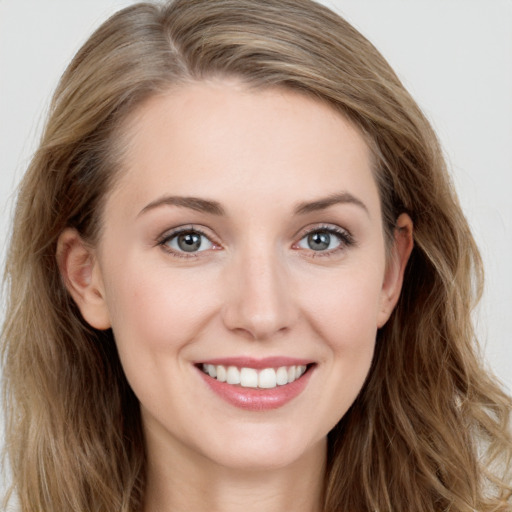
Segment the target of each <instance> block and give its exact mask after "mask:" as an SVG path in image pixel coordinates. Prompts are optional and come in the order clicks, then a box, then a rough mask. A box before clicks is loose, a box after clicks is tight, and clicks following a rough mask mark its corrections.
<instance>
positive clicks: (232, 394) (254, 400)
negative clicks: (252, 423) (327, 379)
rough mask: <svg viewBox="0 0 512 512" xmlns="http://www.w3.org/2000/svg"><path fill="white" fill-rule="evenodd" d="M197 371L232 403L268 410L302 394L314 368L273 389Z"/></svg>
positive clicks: (253, 409) (252, 409)
mask: <svg viewBox="0 0 512 512" xmlns="http://www.w3.org/2000/svg"><path fill="white" fill-rule="evenodd" d="M197 371H198V372H199V373H200V374H201V377H202V378H203V380H204V381H205V382H206V384H208V386H209V387H210V389H211V390H212V391H213V392H215V393H216V394H217V395H219V396H220V397H221V398H222V399H224V400H225V401H226V402H228V403H230V404H231V405H234V406H235V407H238V408H240V409H245V410H248V411H268V410H271V409H278V408H279V407H282V406H283V405H286V404H287V403H288V402H290V401H291V400H293V399H294V398H296V397H297V396H298V395H300V394H301V393H302V391H304V388H305V387H306V386H307V384H308V382H309V379H310V377H311V373H312V371H313V368H308V371H307V372H306V373H305V374H304V375H302V376H301V377H300V378H298V379H297V380H295V381H293V382H292V383H291V384H285V385H284V386H277V387H275V388H271V389H261V388H244V387H242V386H240V385H232V384H227V383H226V382H220V381H218V380H217V379H214V378H213V377H210V376H209V375H206V373H204V372H203V371H201V370H200V369H199V368H198V369H197Z"/></svg>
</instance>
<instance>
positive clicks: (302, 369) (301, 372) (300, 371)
mask: <svg viewBox="0 0 512 512" xmlns="http://www.w3.org/2000/svg"><path fill="white" fill-rule="evenodd" d="M297 370H298V372H297V378H299V377H302V376H303V375H304V374H305V373H306V367H305V366H304V365H301V366H297Z"/></svg>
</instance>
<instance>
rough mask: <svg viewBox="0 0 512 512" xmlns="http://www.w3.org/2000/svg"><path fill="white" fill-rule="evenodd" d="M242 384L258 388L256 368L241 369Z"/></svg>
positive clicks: (245, 386) (246, 386)
mask: <svg viewBox="0 0 512 512" xmlns="http://www.w3.org/2000/svg"><path fill="white" fill-rule="evenodd" d="M240 384H241V385H242V387H244V388H257V387H258V372H257V371H256V370H255V369H254V368H242V369H241V370H240Z"/></svg>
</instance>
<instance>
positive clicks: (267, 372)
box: [258, 368, 277, 389]
mask: <svg viewBox="0 0 512 512" xmlns="http://www.w3.org/2000/svg"><path fill="white" fill-rule="evenodd" d="M276 386H277V377H276V371H275V370H274V368H265V369H264V370H261V371H260V373H259V375H258V387H259V388H265V389H270V388H275V387H276Z"/></svg>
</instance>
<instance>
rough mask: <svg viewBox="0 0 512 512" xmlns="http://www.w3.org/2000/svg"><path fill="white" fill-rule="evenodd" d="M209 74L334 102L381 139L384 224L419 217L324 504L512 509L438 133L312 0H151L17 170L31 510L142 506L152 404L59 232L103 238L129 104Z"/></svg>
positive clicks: (509, 448)
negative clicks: (145, 421) (99, 325)
mask: <svg viewBox="0 0 512 512" xmlns="http://www.w3.org/2000/svg"><path fill="white" fill-rule="evenodd" d="M213 76H233V77H237V78H239V79H240V80H242V81H243V82H244V83H245V84H247V86H248V87H254V88H265V87H282V88H289V89H293V90H296V91H299V92H302V93H303V94H306V95H309V96H311V97H314V98H317V99H318V101H322V102H326V103H327V104H329V105H331V106H332V108H334V109H336V110H337V111H339V112H340V113H341V114H342V115H344V116H345V117H346V118H348V119H349V120H351V121H352V122H353V123H354V125H355V126H357V127H358V128H359V130H360V131H361V133H362V134H363V135H364V136H365V138H366V140H367V141H368V144H369V146H370V148H371V150H372V153H373V157H374V163H375V169H374V172H375V178H376V180H377V183H378V185H379V190H380V196H381V202H382V211H383V217H384V229H385V231H386V233H388V235H389V234H390V233H391V232H392V231H393V229H394V227H395V220H396V218H397V216H398V215H399V214H400V213H401V212H407V213H408V214H409V215H410V216H411V218H412V219H413V221H414V240H415V248H414V250H413V253H412V256H411V259H410V261H409V264H408V267H407V270H406V276H405V282H404V287H403V291H402V295H401V298H400V301H399V303H398V306H397V307H396V309H395V311H394V312H393V314H392V316H391V318H390V320H389V321H388V323H387V324H386V325H385V326H384V327H383V328H382V329H381V330H380V331H379V332H378V336H377V344H376V352H375V356H374V361H373V365H372V368H371V370H370V374H369V377H368V379H367V382H366V383H365V385H364V387H363V389H362V391H361V393H360V394H359V396H358V397H357V399H356V401H355V402H354V404H353V405H352V407H351V408H350V410H349V411H348V412H347V414H346V415H345V416H344V417H343V418H342V419H341V420H340V422H339V424H338V425H337V426H336V427H335V428H334V430H333V431H332V432H331V433H330V434H329V453H328V469H327V474H326V478H325V500H324V501H325V504H324V509H325V511H329V512H331V511H338V510H350V511H358V512H359V511H379V512H384V511H400V510H401V511H406V510H407V511H409V510H413V511H429V512H432V511H446V510H450V511H452V512H469V511H475V510H478V511H479V512H485V511H506V510H508V511H509V510H510V509H511V493H512V491H511V488H510V481H511V475H510V471H511V469H510V464H511V460H512V440H511V437H510V427H509V419H510V412H511V407H512V405H511V400H510V398H509V397H508V396H507V395H506V394H505V393H504V392H503V391H501V389H500V387H499V386H498V385H497V384H496V383H495V381H494V380H493V378H492V377H491V376H490V375H489V374H488V373H487V372H486V371H485V370H484V369H483V366H482V363H481V360H480V356H479V353H478V345H477V343H476V340H475V335H474V332H473V328H472V324H471V317H470V314H471V310H472V308H473V306H474V304H475V302H476V300H477V299H478V298H479V294H480V291H481V287H482V268H481V261H480V257H479V254H478V251H477V248H476V246H475V243H474V240H473V238H472V236H471V233H470V231H469V228H468V225H467V222H466V220H465V218H464V216H463V214H462V212H461V208H460V206H459V203H458V201H457V199H456V196H455V193H454V191H453V188H452V185H451V183H450V180H449V177H448V174H447V171H446V168H445V163H444V160H443V157H442V152H441V149H440V147H439V143H438V141H437V138H436V136H435V134H434V133H433V131H432V129H431V127H430V125H429V123H428V121H427V120H426V119H425V117H424V115H423V114H422V112H421V111H420V109H419V108H418V106H417V105H416V103H415V102H414V101H413V100H412V98H411V97H410V95H409V94H408V93H407V92H406V90H405V89H404V87H403V86H402V85H401V83H400V82H399V80H398V79H397V77H396V75H395V74H394V72H393V71H392V70H391V68H390V67H389V65H388V64H387V62H386V61H385V60H384V59H383V57H382V56H381V55H380V54H379V52H378V51H377V50H376V49H375V48H374V47H373V46H372V45H371V43H369V42H368V41H367V40H366V39H365V38H364V37H363V36H362V35H361V34H360V33H359V32H357V31H356V30H355V29H354V28H353V27H352V26H350V25H349V24H348V23H347V22H346V21H344V20H343V19H341V18H340V17H339V16H337V15H335V14H334V13H332V12H331V11H329V10H328V9H327V8H325V7H322V6H320V5H318V4H315V3H313V2H311V1H309V0H176V1H174V2H170V3H167V4H165V5H153V4H137V5H134V6H132V7H129V8H127V9H124V10H123V11H120V12H119V13H117V14H116V15H114V16H113V17H112V18H110V19H109V20H108V21H107V22H105V23H104V24H103V25H102V26H101V27H100V28H99V29H98V30H97V31H96V32H95V33H94V34H93V35H92V36H91V38H90V39H89V40H88V41H87V42H86V43H85V45H84V46H83V47H82V48H81V50H80V51H79V52H78V54H77V55H76V56H75V58H74V60H73V61H72V63H71V64H70V66H69V67H68V69H67V70H66V72H65V74H64V75H63V77H62V79H61V82H60V85H59V86H58V89H57V91H56V93H55V96H54V99H53V103H52V106H51V111H50V116H49V119H48V122H47V125H46V128H45V131H44V134H43V137H42V140H41V143H40V146H39V149H38V150H37V152H36V154H35V155H34V158H33V160H32V162H31V164H30V167H29V169H28V171H27V173H26V175H25V177H24V179H23V181H22V183H21V187H20V190H19V196H18V201H17V207H16V213H15V220H14V226H13V231H12V239H11V245H10V250H9V254H8V263H7V269H6V283H7V288H8V308H7V315H6V322H5V326H4V329H3V332H2V343H3V345H2V350H3V365H4V367H3V372H4V405H5V411H6V446H7V452H8V455H9V461H10V466H11V468H12V474H13V489H14V492H15V493H16V494H17V496H18V497H19V502H20V506H21V510H22V511H23V512H36V511H37V512H41V511H45V512H64V511H65V512H70V511H74V512H86V511H87V512H93V511H94V512H107V511H108V512H113V511H120V512H121V511H122V512H136V511H138V510H140V507H141V504H142V502H143V499H144V487H145V453H144V442H143V437H142V430H141V425H140V416H139V409H138V403H137V400H136V398H135V397H134V395H133V393H132V391H131V390H130V388H129V386H128V384H127V382H126V379H125V377H124V374H123V371H122V368H121V365H120V362H119V359H118V356H117V352H116V348H115V343H114V339H113V337H112V333H111V331H110V330H108V331H98V330H95V329H92V328H91V327H90V326H88V325H87V324H86V323H85V322H84V321H83V319H82V318H81V316H80V313H79V312H78V309H77V307H76V306H75V304H74V303H73V301H72V299H71V297H70V296H69V294H68V293H67V292H66V289H65V287H64V285H63V283H62V279H61V277H60V274H59V270H58V267H57V263H56V258H55V252H56V244H57V239H58V237H59V235H60V233H61V232H62V231H63V230H64V229H65V228H66V227H74V228H76V229H77V230H78V231H79V232H80V234H81V235H82V236H83V238H84V239H85V240H87V241H88V242H90V243H94V242H95V240H97V237H98V236H100V233H101V220H102V205H103V202H104V200H105V197H106V194H107V193H108V191H109V190H110V189H111V188H112V187H113V186H115V176H116V173H117V172H118V171H119V170H120V162H121V160H122V154H123V146H122V144H121V143H120V141H121V140H122V137H120V136H119V134H120V133H122V132H123V123H124V122H125V121H126V119H127V118H128V116H129V115H130V113H131V112H133V111H134V109H135V108H136V107H137V106H139V105H141V104H142V102H144V101H145V100H146V99H147V98H149V97H150V96H153V95H155V94H160V93H162V92H164V91H167V90H169V87H171V86H172V85H175V84H186V83H187V82H192V81H198V80H199V81H200V80H203V79H206V78H211V77H213ZM121 172H122V170H121Z"/></svg>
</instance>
